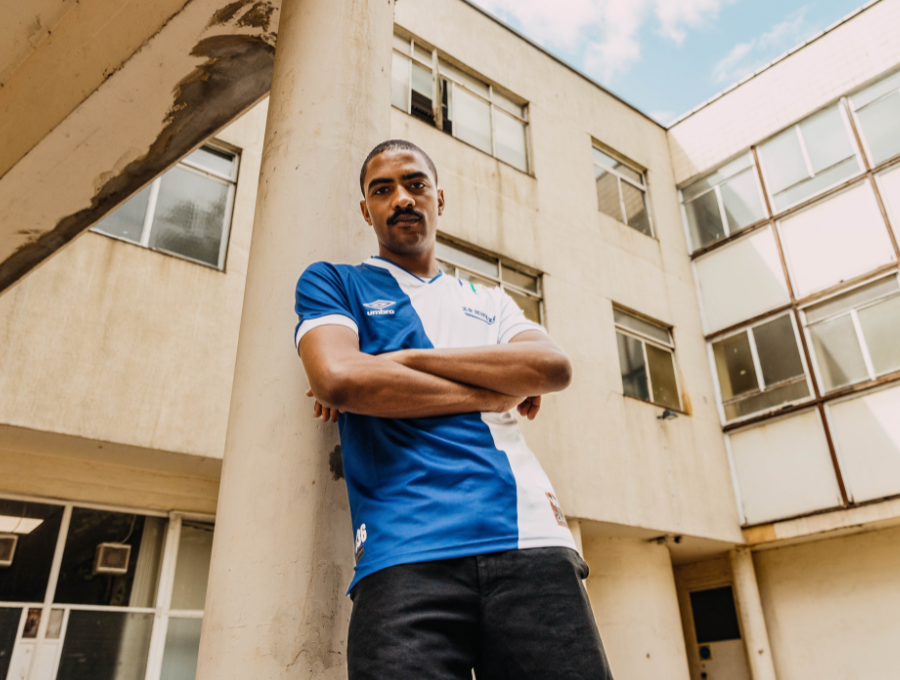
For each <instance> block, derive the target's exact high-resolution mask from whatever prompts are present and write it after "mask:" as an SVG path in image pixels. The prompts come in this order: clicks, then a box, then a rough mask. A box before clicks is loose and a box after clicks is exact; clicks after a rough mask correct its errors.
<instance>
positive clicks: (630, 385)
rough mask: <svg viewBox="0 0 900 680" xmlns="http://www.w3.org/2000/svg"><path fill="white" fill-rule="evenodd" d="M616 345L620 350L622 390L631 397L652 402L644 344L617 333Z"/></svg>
mask: <svg viewBox="0 0 900 680" xmlns="http://www.w3.org/2000/svg"><path fill="white" fill-rule="evenodd" d="M616 344H617V345H618V348H619V368H620V370H621V372H622V390H623V391H624V392H625V394H626V395H628V396H629V397H637V398H638V399H643V400H644V401H650V389H649V388H648V386H647V368H646V366H645V365H644V343H643V342H641V341H640V340H638V339H636V338H632V337H631V336H630V335H625V334H623V333H616Z"/></svg>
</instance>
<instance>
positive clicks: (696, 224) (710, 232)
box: [684, 190, 725, 249]
mask: <svg viewBox="0 0 900 680" xmlns="http://www.w3.org/2000/svg"><path fill="white" fill-rule="evenodd" d="M684 211H685V213H686V214H687V220H688V227H689V228H690V231H691V243H692V244H693V246H694V249H697V248H700V247H702V246H705V245H706V244H708V243H712V242H713V241H716V240H718V239H720V238H722V237H723V236H725V227H724V226H723V225H722V214H721V212H720V211H719V200H718V197H717V196H716V191H715V190H712V191H707V192H706V193H705V194H703V195H702V196H700V197H699V198H697V199H695V200H693V201H691V202H690V203H685V204H684Z"/></svg>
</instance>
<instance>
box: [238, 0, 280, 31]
mask: <svg viewBox="0 0 900 680" xmlns="http://www.w3.org/2000/svg"><path fill="white" fill-rule="evenodd" d="M274 12H275V7H273V6H272V4H271V3H269V2H257V3H256V4H255V5H253V7H251V8H250V9H249V10H248V11H247V13H246V14H244V16H242V17H241V18H240V19H238V22H237V25H238V26H244V27H246V28H259V29H262V30H263V31H267V30H269V23H271V21H272V14H273V13H274Z"/></svg>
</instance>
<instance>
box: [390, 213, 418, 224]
mask: <svg viewBox="0 0 900 680" xmlns="http://www.w3.org/2000/svg"><path fill="white" fill-rule="evenodd" d="M421 221H422V218H421V217H418V216H416V215H398V216H397V217H395V218H394V219H393V220H391V224H392V225H394V224H407V225H408V224H415V223H416V222H421Z"/></svg>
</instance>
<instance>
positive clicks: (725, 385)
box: [713, 331, 759, 401]
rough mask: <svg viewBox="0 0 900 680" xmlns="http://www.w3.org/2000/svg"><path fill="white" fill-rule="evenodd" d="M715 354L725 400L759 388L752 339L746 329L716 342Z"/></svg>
mask: <svg viewBox="0 0 900 680" xmlns="http://www.w3.org/2000/svg"><path fill="white" fill-rule="evenodd" d="M713 355H714V356H715V359H716V373H717V374H718V376H719V387H720V389H721V390H722V399H723V400H725V401H727V400H729V399H731V398H732V397H735V396H738V395H741V394H744V393H745V392H752V391H754V390H759V381H758V380H757V377H756V368H754V366H753V354H752V352H751V351H750V339H749V337H748V336H747V333H746V331H745V332H743V333H739V334H737V335H732V336H731V337H730V338H725V339H724V340H720V341H719V342H716V343H714V344H713Z"/></svg>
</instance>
